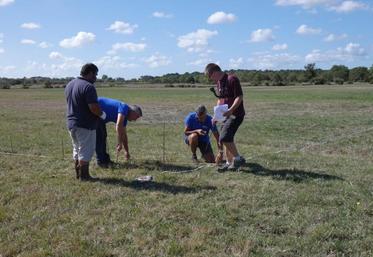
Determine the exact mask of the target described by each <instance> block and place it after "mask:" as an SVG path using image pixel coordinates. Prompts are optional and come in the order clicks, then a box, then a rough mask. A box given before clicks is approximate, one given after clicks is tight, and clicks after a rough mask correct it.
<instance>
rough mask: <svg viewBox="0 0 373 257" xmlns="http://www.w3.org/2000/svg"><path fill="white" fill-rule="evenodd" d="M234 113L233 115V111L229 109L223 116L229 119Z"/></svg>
mask: <svg viewBox="0 0 373 257" xmlns="http://www.w3.org/2000/svg"><path fill="white" fill-rule="evenodd" d="M232 113H233V111H232V110H231V109H228V111H226V112H225V113H223V116H224V117H229V116H231V115H232Z"/></svg>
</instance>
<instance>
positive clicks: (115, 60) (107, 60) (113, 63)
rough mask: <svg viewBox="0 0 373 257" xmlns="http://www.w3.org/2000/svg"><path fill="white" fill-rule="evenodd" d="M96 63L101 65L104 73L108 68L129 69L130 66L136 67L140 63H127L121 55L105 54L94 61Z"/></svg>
mask: <svg viewBox="0 0 373 257" xmlns="http://www.w3.org/2000/svg"><path fill="white" fill-rule="evenodd" d="M94 63H95V64H96V65H97V66H98V67H100V70H102V72H101V73H102V74H104V73H105V72H106V70H108V71H109V70H113V69H128V68H135V67H137V66H138V65H136V64H134V63H125V62H122V60H121V58H120V57H119V56H103V57H101V58H100V59H98V60H96V61H94Z"/></svg>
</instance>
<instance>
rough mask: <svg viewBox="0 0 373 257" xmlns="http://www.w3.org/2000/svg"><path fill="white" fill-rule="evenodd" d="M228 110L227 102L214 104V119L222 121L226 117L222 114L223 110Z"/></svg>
mask: <svg viewBox="0 0 373 257" xmlns="http://www.w3.org/2000/svg"><path fill="white" fill-rule="evenodd" d="M227 111H228V104H222V105H217V106H214V117H213V118H214V120H216V121H224V120H225V119H226V117H224V116H223V114H224V113H225V112H227Z"/></svg>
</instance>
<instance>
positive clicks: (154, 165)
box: [112, 160, 196, 172]
mask: <svg viewBox="0 0 373 257" xmlns="http://www.w3.org/2000/svg"><path fill="white" fill-rule="evenodd" d="M195 168H196V167H195V166H190V165H178V164H171V163H163V162H161V161H149V160H146V161H137V162H136V163H135V162H125V163H116V164H115V165H114V167H112V169H144V170H157V171H173V172H185V171H190V170H193V169H195Z"/></svg>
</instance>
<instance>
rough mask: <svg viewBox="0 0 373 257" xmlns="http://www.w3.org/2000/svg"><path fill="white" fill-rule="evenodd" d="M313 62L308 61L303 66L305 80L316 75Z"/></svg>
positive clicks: (309, 79)
mask: <svg viewBox="0 0 373 257" xmlns="http://www.w3.org/2000/svg"><path fill="white" fill-rule="evenodd" d="M315 66H316V65H315V63H309V64H307V65H306V66H304V70H305V74H304V76H305V79H306V80H307V81H311V80H312V79H313V78H314V77H316V68H315Z"/></svg>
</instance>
